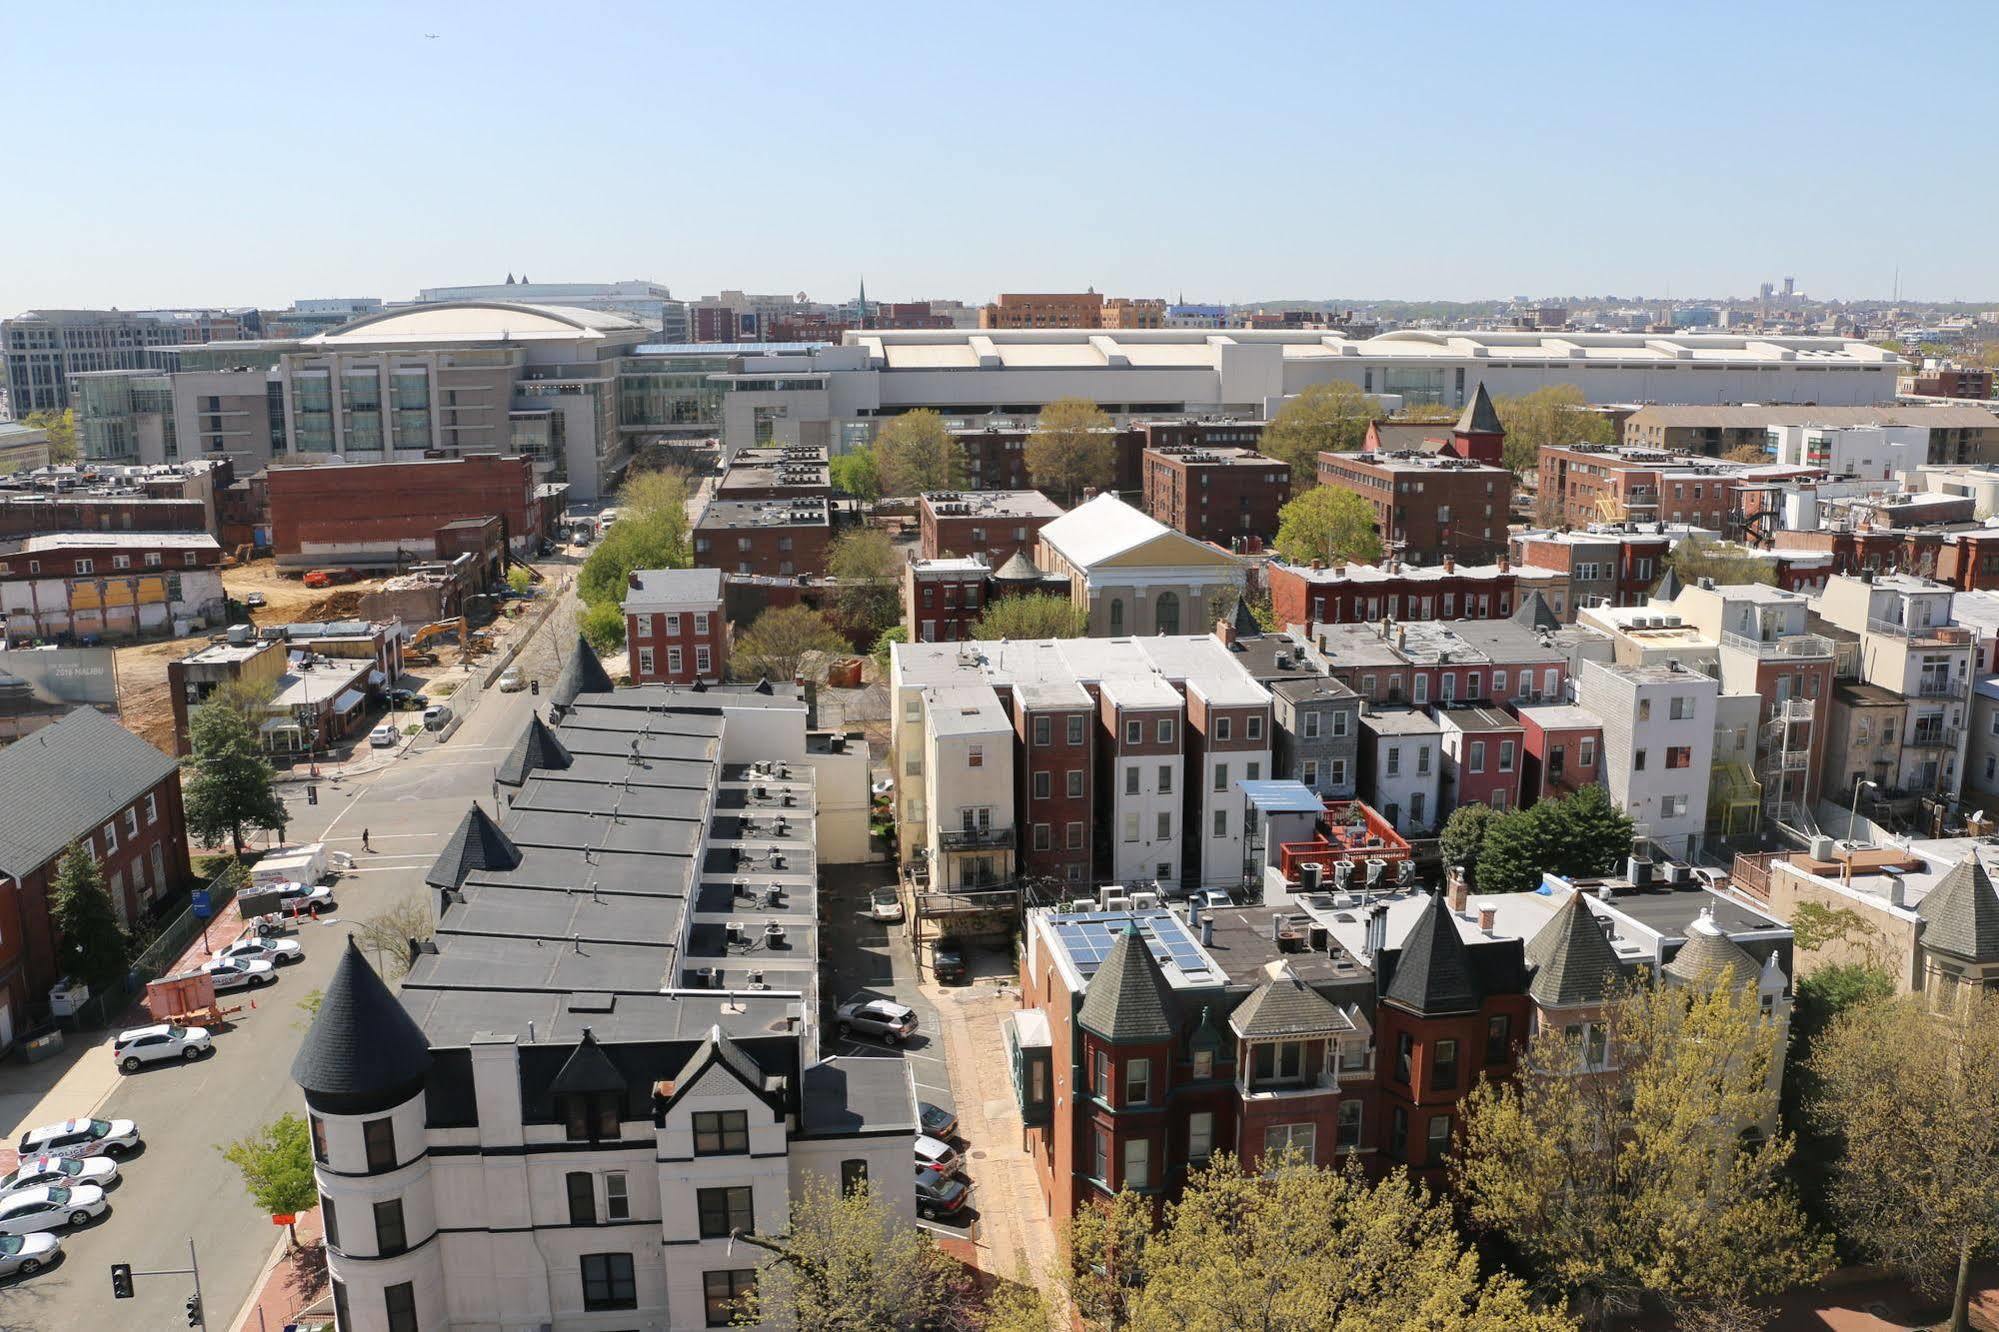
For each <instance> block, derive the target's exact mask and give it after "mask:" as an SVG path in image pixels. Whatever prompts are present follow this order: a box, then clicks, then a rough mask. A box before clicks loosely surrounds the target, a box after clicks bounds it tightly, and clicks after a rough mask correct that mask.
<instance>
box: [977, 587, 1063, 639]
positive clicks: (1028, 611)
mask: <svg viewBox="0 0 1999 1332" xmlns="http://www.w3.org/2000/svg"><path fill="white" fill-rule="evenodd" d="M1089 632H1090V613H1089V612H1088V611H1087V610H1085V609H1084V608H1083V607H1081V606H1078V605H1077V604H1076V603H1075V602H1073V601H1071V600H1069V598H1067V597H1062V596H1056V595H1054V594H1053V593H1049V592H1030V593H1028V594H1027V595H1025V596H1018V597H1000V598H998V599H997V600H994V601H989V602H987V603H986V609H985V613H984V614H982V615H980V616H979V620H978V623H977V624H974V625H973V626H972V637H973V638H979V639H984V640H987V641H989V642H990V641H993V640H996V639H1001V638H1016V639H1017V638H1084V637H1087V636H1088V635H1089Z"/></svg>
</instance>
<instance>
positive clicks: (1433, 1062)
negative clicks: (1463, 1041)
mask: <svg viewBox="0 0 1999 1332" xmlns="http://www.w3.org/2000/svg"><path fill="white" fill-rule="evenodd" d="M1430 1080H1431V1083H1432V1084H1433V1086H1434V1088H1435V1089H1436V1090H1437V1091H1451V1090H1453V1089H1454V1088H1455V1087H1456V1086H1457V1085H1458V1043H1457V1042H1456V1041H1450V1040H1444V1041H1438V1042H1437V1044H1436V1048H1435V1049H1434V1050H1433V1051H1432V1052H1431V1055H1430Z"/></svg>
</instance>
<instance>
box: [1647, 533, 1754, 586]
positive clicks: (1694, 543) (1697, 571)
mask: <svg viewBox="0 0 1999 1332" xmlns="http://www.w3.org/2000/svg"><path fill="white" fill-rule="evenodd" d="M1666 558H1667V561H1668V562H1669V563H1670V564H1671V565H1672V566H1673V572H1674V573H1676V574H1678V575H1679V576H1680V581H1681V582H1683V583H1697V582H1699V581H1700V580H1701V579H1703V578H1712V579H1713V580H1714V582H1715V585H1716V586H1717V587H1730V586H1734V585H1737V584H1741V583H1768V584H1771V585H1775V583H1776V581H1777V566H1776V562H1775V561H1774V560H1768V559H1765V558H1763V557H1762V556H1760V555H1757V554H1756V553H1755V552H1754V551H1751V550H1749V549H1747V548H1746V547H1743V546H1736V545H1731V544H1730V543H1728V542H1725V541H1713V540H1710V539H1708V538H1707V537H1688V538H1687V539H1686V540H1684V541H1682V542H1680V543H1678V544H1677V545H1675V546H1674V547H1673V553H1672V554H1671V555H1669V556H1667V557H1666Z"/></svg>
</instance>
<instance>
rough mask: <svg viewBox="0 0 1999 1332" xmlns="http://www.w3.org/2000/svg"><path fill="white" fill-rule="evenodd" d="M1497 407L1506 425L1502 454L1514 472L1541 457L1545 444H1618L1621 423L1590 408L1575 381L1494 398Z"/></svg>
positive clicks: (1520, 470) (1537, 461) (1493, 402)
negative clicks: (1612, 422)
mask: <svg viewBox="0 0 1999 1332" xmlns="http://www.w3.org/2000/svg"><path fill="white" fill-rule="evenodd" d="M1492 407H1493V410H1494V411H1496V412H1498V413H1499V423H1500V424H1501V425H1503V426H1505V427H1506V442H1505V444H1504V445H1503V446H1502V455H1503V459H1504V461H1505V463H1506V465H1507V466H1508V467H1509V468H1511V469H1512V470H1513V471H1514V472H1516V473H1519V472H1526V471H1530V470H1532V469H1533V468H1535V467H1537V466H1538V465H1539V464H1540V461H1541V446H1542V445H1544V444H1615V443H1616V442H1617V427H1616V426H1614V425H1612V424H1611V422H1610V418H1609V417H1608V416H1604V415H1602V414H1601V413H1598V412H1593V411H1590V410H1589V399H1588V398H1586V397H1585V396H1583V391H1582V390H1581V389H1579V388H1577V387H1576V386H1575V385H1574V384H1550V385H1548V387H1546V388H1538V389H1535V390H1534V391H1533V392H1532V393H1527V394H1523V395H1521V396H1519V397H1515V398H1494V399H1493V400H1492Z"/></svg>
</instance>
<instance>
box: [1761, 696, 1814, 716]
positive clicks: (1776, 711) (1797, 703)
mask: <svg viewBox="0 0 1999 1332" xmlns="http://www.w3.org/2000/svg"><path fill="white" fill-rule="evenodd" d="M1817 710H1818V709H1817V708H1816V707H1815V706H1814V705H1813V703H1812V701H1811V700H1810V699H1808V698H1787V699H1785V700H1784V701H1783V702H1781V703H1778V704H1775V705H1773V706H1772V707H1771V709H1770V720H1771V721H1773V722H1808V721H1810V720H1811V719H1812V716H1813V714H1814V713H1815V712H1817Z"/></svg>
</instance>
